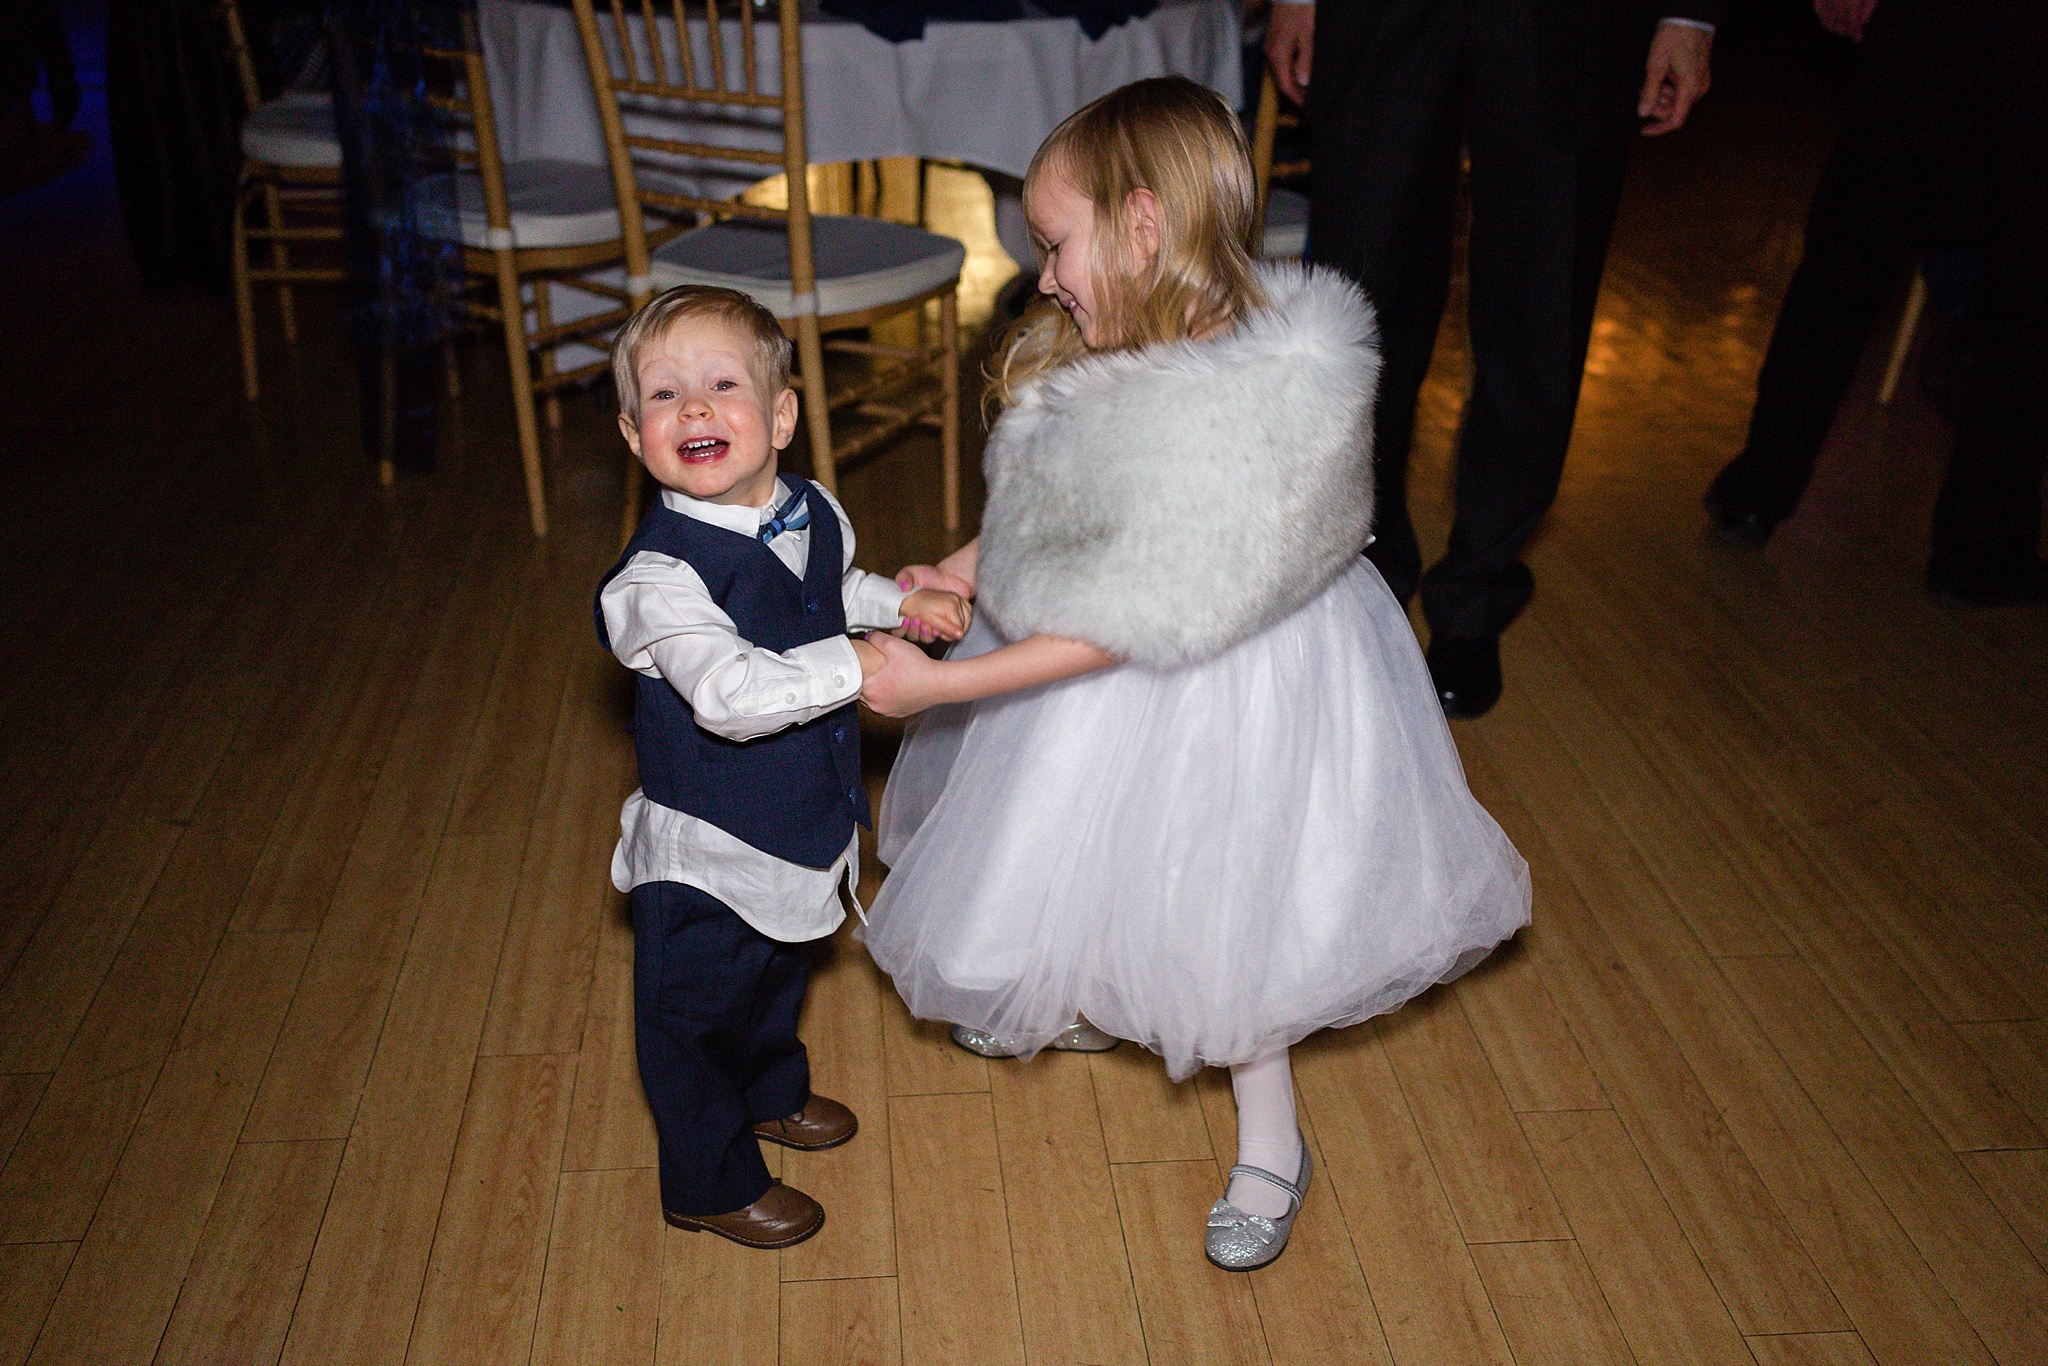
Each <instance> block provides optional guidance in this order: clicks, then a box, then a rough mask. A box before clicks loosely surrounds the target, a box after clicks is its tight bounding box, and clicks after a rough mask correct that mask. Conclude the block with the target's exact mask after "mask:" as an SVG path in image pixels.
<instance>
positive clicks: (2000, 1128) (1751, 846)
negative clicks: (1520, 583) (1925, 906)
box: [1551, 581, 2030, 1148]
mask: <svg viewBox="0 0 2048 1366" xmlns="http://www.w3.org/2000/svg"><path fill="white" fill-rule="evenodd" d="M1566 591H1567V592H1568V593H1569V594H1570V598H1569V604H1568V605H1569V608H1570V609H1571V612H1570V613H1569V615H1571V616H1577V615H1579V614H1581V613H1587V612H1590V611H1592V610H1593V609H1595V608H1596V607H1597V605H1598V602H1599V598H1598V595H1597V590H1596V589H1595V587H1594V586H1593V585H1592V584H1591V583H1590V582H1571V581H1568V583H1567V588H1566ZM1565 615H1567V613H1565V612H1563V611H1560V612H1555V613H1553V614H1552V618H1551V619H1552V620H1553V621H1554V620H1555V619H1556V618H1558V617H1560V616H1565ZM1629 625H1630V623H1629V622H1627V621H1623V620H1619V619H1617V618H1615V617H1614V616H1612V615H1603V616H1600V617H1599V619H1598V621H1597V622H1588V623H1583V624H1582V623H1580V622H1578V621H1576V620H1572V621H1568V622H1567V623H1566V624H1565V627H1564V629H1563V630H1562V631H1561V632H1560V635H1561V638H1568V639H1569V640H1570V647H1571V652H1572V658H1573V660H1574V662H1575V664H1578V665H1579V666H1580V667H1586V665H1587V664H1588V663H1589V662H1591V663H1592V664H1593V666H1594V667H1596V668H1597V667H1599V661H1601V660H1603V659H1608V660H1611V659H1613V658H1615V657H1622V658H1627V656H1626V649H1627V648H1628V647H1627V646H1626V644H1625V641H1626V638H1627V637H1629V636H1630V634H1631V633H1630V631H1629V630H1628V626H1629ZM1677 653H1678V652H1674V651H1663V652H1656V653H1653V654H1652V655H1651V656H1650V657H1647V658H1633V659H1628V661H1627V664H1626V666H1625V667H1613V666H1610V668H1609V669H1608V672H1607V673H1606V675H1605V677H1607V678H1608V680H1609V682H1610V686H1611V687H1618V686H1619V683H1620V681H1621V680H1622V679H1623V678H1626V677H1628V676H1630V673H1629V671H1630V670H1633V671H1635V672H1639V673H1647V674H1649V675H1650V676H1651V677H1652V678H1653V679H1654V681H1655V686H1653V687H1650V688H1648V689H1647V690H1643V691H1644V692H1645V693H1646V695H1647V696H1648V697H1650V698H1653V699H1656V700H1657V703H1658V705H1656V707H1655V710H1654V715H1648V716H1637V717H1632V718H1631V726H1632V729H1633V730H1634V732H1635V734H1636V735H1637V736H1638V737H1647V743H1649V744H1650V745H1651V746H1652V747H1653V748H1654V749H1655V750H1656V752H1657V753H1658V754H1659V755H1660V756H1661V758H1662V760H1663V766H1664V768H1665V771H1666V772H1668V773H1670V774H1671V775H1673V777H1674V778H1675V779H1676V780H1677V781H1678V782H1679V783H1680V784H1681V785H1682V786H1683V788H1684V790H1685V792H1686V794H1687V797H1688V799H1689V801H1690V802H1691V803H1692V804H1693V805H1694V806H1695V807H1697V808H1700V809H1703V810H1705V811H1707V812H1711V813H1712V815H1713V818H1714V820H1715V821H1716V823H1717V827H1718V829H1720V830H1721V831H1722V832H1724V838H1723V840H1722V842H1721V848H1722V849H1723V851H1724V853H1725V855H1726V857H1727V859H1728V863H1729V866H1730V867H1731V868H1732V869H1734V870H1736V872H1737V874H1738V876H1739V877H1740V878H1741V879H1742V880H1743V881H1745V882H1747V883H1750V884H1752V885H1754V886H1755V887H1756V888H1757V889H1758V894H1759V895H1760V896H1762V897H1763V898H1764V899H1765V903H1766V905H1767V906H1768V907H1769V913H1770V914H1771V916H1772V918H1773V920H1774V922H1775V923H1776V925H1777V926H1778V927H1779V929H1780V931H1781V932H1782V933H1783V934H1784V935H1785V937H1786V938H1787V939H1788V940H1789V941H1791V943H1792V944H1793V945H1794V946H1795V947H1797V948H1798V950H1799V952H1800V953H1801V955H1802V956H1804V957H1805V959H1806V960H1807V961H1808V962H1809V963H1811V964H1813V966H1814V967H1815V968H1816V970H1817V971H1819V972H1820V973H1821V975H1822V976H1823V978H1825V979H1826V981H1827V983H1828V987H1829V990H1831V991H1833V992H1834V993H1835V996H1836V998H1837V999H1838V1000H1840V1001H1841V1002H1842V1003H1843V1005H1844V1007H1845V1009H1847V1010H1848V1011H1849V1013H1850V1014H1851V1016H1852V1017H1853V1018H1854V1019H1855V1020H1856V1023H1857V1026H1858V1027H1859V1028H1860V1029H1862V1030H1863V1032H1864V1034H1865V1035H1866V1036H1867V1037H1869V1038H1870V1039H1871V1041H1872V1043H1873V1045H1874V1046H1875V1047H1876V1048H1877V1049H1878V1050H1879V1052H1880V1054H1881V1055H1882V1056H1883V1057H1884V1059H1885V1061H1886V1063H1887V1065H1889V1066H1890V1067H1891V1068H1892V1069H1893V1071H1894V1072H1896V1073H1898V1075H1899V1076H1900V1078H1901V1080H1902V1081H1903V1082H1905V1084H1906V1085H1907V1087H1908V1089H1909V1090H1911V1091H1912V1092H1913V1094H1914V1098H1915V1099H1916V1100H1918V1101H1919V1102H1920V1104H1921V1106H1922V1108H1924V1109H1926V1110H1927V1112H1928V1114H1929V1116H1930V1118H1933V1119H1934V1121H1935V1123H1936V1124H1937V1125H1939V1126H1940V1127H1941V1129H1942V1131H1943V1133H1944V1135H1946V1136H1947V1138H1948V1140H1949V1142H1950V1144H1951V1146H1954V1147H1957V1148H1972V1147H2002V1146H2008V1145H2010V1144H2012V1143H2014V1142H2025V1141H2028V1139H2027V1135H2028V1131H2029V1127H2030V1126H2028V1125H2027V1124H2026V1122H2025V1119H2024V1117H2023V1116H2021V1115H2019V1114H2017V1113H2016V1112H2015V1111H2014V1110H2013V1108H2012V1106H2011V1105H2010V1104H2009V1103H2007V1102H2004V1101H2003V1100H2002V1098H2000V1097H1998V1096H1996V1095H1995V1094H1993V1093H1992V1091H1991V1087H1990V1079H1989V1075H1988V1074H1987V1073H1985V1072H1983V1071H1981V1070H1976V1071H1972V1070H1971V1069H1968V1068H1963V1067H1959V1066H1958V1065H1957V1062H1958V1058H1957V1050H1956V1047H1955V1040H1954V1037H1953V1034H1952V1032H1951V1031H1950V1030H1949V1029H1948V1027H1947V1023H1946V1021H1944V1020H1943V1019H1942V1017H1941V1015H1940V1012H1938V1011H1937V1010H1936V1009H1935V1008H1934V1007H1933V1005H1932V1004H1930V1003H1929V1001H1928V998H1927V997H1926V996H1925V995H1924V994H1923V993H1922V992H1921V990H1920V989H1919V987H1918V985H1917V984H1916V983H1915V981H1914V980H1913V978H1912V976H1911V975H1910V974H1909V973H1907V972H1905V971H1904V970H1903V969H1902V968H1901V967H1900V966H1899V963H1898V962H1897V960H1896V959H1894V957H1893V956H1892V954H1891V952H1890V951H1889V949H1888V947H1887V944H1886V941H1885V940H1884V939H1882V938H1880V937H1879V936H1878V935H1877V934H1875V933H1874V932H1873V931H1872V929H1871V928H1870V926H1869V925H1868V924H1867V923H1866V922H1865V920H1864V918H1863V917H1862V915H1861V914H1860V913H1859V911H1858V909H1857V906H1856V904H1855V899H1854V897H1853V896H1852V895H1850V894H1848V893H1845V892H1844V891H1843V890H1842V889H1841V888H1839V887H1837V886H1835V885H1834V884H1832V883H1831V882H1829V880H1828V878H1827V877H1826V875H1825V873H1824V872H1823V870H1822V869H1821V868H1820V867H1819V865H1818V864H1816V863H1815V861H1814V859H1813V857H1812V855H1811V854H1809V853H1808V852H1807V851H1806V849H1805V848H1804V846H1803V845H1802V844H1801V843H1800V841H1799V840H1798V839H1797V838H1795V837H1794V835H1793V833H1792V832H1791V831H1790V830H1789V829H1788V828H1787V826H1786V825H1785V823H1784V822H1783V821H1782V820H1779V819H1776V818H1774V817H1773V816H1772V815H1771V814H1770V812H1769V810H1768V806H1767V805H1766V803H1767V800H1768V794H1769V793H1770V792H1772V791H1773V790H1777V789H1781V788H1782V786H1783V783H1784V775H1783V774H1782V772H1780V771H1779V770H1777V769H1776V768H1774V767H1772V766H1771V761H1772V760H1773V759H1774V758H1776V757H1777V753H1778V751H1779V750H1781V749H1782V748H1783V747H1784V742H1782V741H1778V740H1774V739H1773V738H1772V737H1771V735H1770V732H1771V730H1772V727H1771V725H1770V723H1769V721H1768V719H1767V718H1765V717H1763V716H1762V715H1761V714H1758V713H1756V712H1755V710H1754V708H1753V705H1752V704H1751V703H1750V702H1749V701H1748V699H1746V698H1743V697H1741V696H1739V695H1738V694H1737V692H1736V691H1735V690H1734V689H1733V688H1732V687H1730V686H1729V685H1728V684H1727V683H1726V681H1725V680H1723V679H1721V678H1720V677H1719V675H1718V674H1717V672H1716V671H1715V670H1714V669H1713V668H1712V667H1711V665H1710V664H1709V663H1707V662H1706V661H1704V660H1694V661H1685V660H1683V658H1682V656H1681V657H1680V658H1681V662H1679V663H1674V655H1675V654H1677ZM1796 767H1797V766H1796V765H1795V768H1796ZM1767 768H1768V769H1769V770H1770V776H1768V777H1763V776H1760V775H1762V774H1763V773H1764V772H1765V770H1766V769H1767Z"/></svg>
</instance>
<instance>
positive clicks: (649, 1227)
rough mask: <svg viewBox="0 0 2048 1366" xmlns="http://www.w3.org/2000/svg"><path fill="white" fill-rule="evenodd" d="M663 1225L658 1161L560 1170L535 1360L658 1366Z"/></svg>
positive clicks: (536, 1364)
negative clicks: (654, 1166) (631, 1166)
mask: <svg viewBox="0 0 2048 1366" xmlns="http://www.w3.org/2000/svg"><path fill="white" fill-rule="evenodd" d="M663 1227H664V1225H663V1224H662V1220H661V1183H660V1181H659V1179H658V1178H657V1177H656V1175H655V1173H654V1171H653V1169H651V1168H641V1169H636V1170H628V1171H605V1172H577V1171H565V1172H563V1173H562V1176H561V1183H560V1186H559V1187H558V1189H557V1193H556V1196H555V1224H554V1230H553V1232H552V1233H551V1234H550V1235H549V1238H548V1262H547V1279H546V1280H545V1282H543V1284H542V1286H541V1294H540V1312H539V1314H538V1316H537V1318H536V1320H535V1324H534V1333H533V1359H532V1363H531V1366H653V1362H654V1338H655V1327H656V1324H657V1323H658V1321H659V1318H660V1310H661V1242H662V1237H661V1233H662V1229H663Z"/></svg>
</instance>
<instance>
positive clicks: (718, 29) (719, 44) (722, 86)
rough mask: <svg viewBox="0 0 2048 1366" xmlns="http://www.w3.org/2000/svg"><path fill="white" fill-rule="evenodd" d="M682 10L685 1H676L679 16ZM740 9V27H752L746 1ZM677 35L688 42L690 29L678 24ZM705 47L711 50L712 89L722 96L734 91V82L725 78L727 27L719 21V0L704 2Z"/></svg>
mask: <svg viewBox="0 0 2048 1366" xmlns="http://www.w3.org/2000/svg"><path fill="white" fill-rule="evenodd" d="M682 8H683V0H676V10H677V13H678V14H680V13H681V11H682ZM740 9H741V13H740V27H741V28H743V29H744V28H748V27H751V26H752V24H753V20H752V19H751V18H750V17H749V16H748V15H747V13H746V5H745V3H744V0H743V3H742V4H741V6H740ZM676 34H677V36H678V37H681V38H683V39H684V40H686V41H687V39H688V38H689V29H688V28H687V27H686V26H685V25H683V24H682V23H680V22H678V23H677V25H676ZM704 45H705V46H706V47H708V48H709V49H710V50H711V88H712V89H713V90H716V91H718V92H719V93H720V94H721V95H722V94H724V93H725V92H726V91H728V90H730V89H732V82H730V81H728V80H726V78H725V25H724V24H722V23H720V22H719V19H718V0H704Z"/></svg>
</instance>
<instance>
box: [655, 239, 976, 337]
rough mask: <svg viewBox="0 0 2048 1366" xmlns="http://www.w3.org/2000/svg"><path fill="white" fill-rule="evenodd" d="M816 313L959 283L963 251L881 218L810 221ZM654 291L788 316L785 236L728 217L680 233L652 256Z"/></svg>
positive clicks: (871, 304)
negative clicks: (719, 296) (712, 297)
mask: <svg viewBox="0 0 2048 1366" xmlns="http://www.w3.org/2000/svg"><path fill="white" fill-rule="evenodd" d="M811 257H812V260H813V261H815V262H816V264H817V268H818V291H817V292H818V312H819V314H821V315H822V316H825V317H833V316H836V315H838V314H843V313H858V312H860V311H861V310H863V309H868V308H879V307H882V306H883V305H885V304H893V303H897V302H900V301H901V300H904V299H914V298H916V297H917V296H918V295H920V294H922V293H924V292H925V291H926V290H928V289H934V288H937V287H938V286H940V285H943V284H945V283H946V282H947V281H948V280H954V279H958V278H959V275H960V267H961V264H962V263H963V262H965V261H966V259H967V248H966V247H963V246H962V245H960V243H958V242H956V241H954V240H953V239H952V238H950V237H941V236H939V235H938V234H937V233H932V232H926V231H925V230H924V229H922V228H912V227H906V226H905V225H903V224H901V223H890V222H886V221H884V220H882V219H879V218H859V217H849V216H840V215H818V216H814V217H813V218H812V219H811ZM650 273H651V274H652V275H653V277H654V284H655V287H656V288H658V289H670V288H673V287H674V286H676V285H723V286H725V287H726V288H727V289H737V290H739V291H740V292H742V293H744V294H750V295H752V296H753V297H754V298H755V300H757V301H758V302H759V303H760V304H761V306H762V307H764V308H766V309H767V310H768V311H769V312H770V313H773V314H774V315H775V316H776V317H778V318H793V317H795V316H796V310H795V309H794V308H793V307H792V306H791V302H790V295H791V290H790V283H789V235H788V232H787V230H786V229H785V228H784V227H783V225H782V224H780V223H768V222H762V221H760V220H757V219H739V218H734V219H727V220H726V221H725V222H723V223H712V224H709V225H707V226H705V227H701V228H697V229H694V230H693V231H690V232H686V233H684V234H683V235H682V236H680V237H677V238H675V239H673V240H672V241H670V242H668V243H666V244H665V245H664V246H663V247H662V248H661V249H660V250H659V251H657V252H655V253H654V260H653V263H652V265H651V267H650Z"/></svg>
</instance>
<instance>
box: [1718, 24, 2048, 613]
mask: <svg viewBox="0 0 2048 1366" xmlns="http://www.w3.org/2000/svg"><path fill="white" fill-rule="evenodd" d="M1859 60H1860V61H1861V63H1862V66H1861V69H1860V71H1859V72H1858V79H1857V90H1856V97H1855V100H1854V103H1853V105H1852V108H1851V110H1850V113H1849V116H1848V119H1847V121H1846V122H1845V124H1844V126H1843V128H1842V132H1841V135H1840V137H1839V139H1838V140H1837V143H1836V146H1835V151H1834V153H1833V155H1832V156H1831V157H1830V158H1829V161H1828V165H1827V169H1826V171H1825V172H1824V173H1823V174H1822V177H1821V183H1820V187H1819V189H1818V190H1817V191H1816V192H1815V195H1814V202H1813V207H1812V209H1811V211H1810V214H1809V216H1808V222H1807V233H1806V250H1805V254H1804V256H1803V257H1802V259H1801V260H1800V263H1799V269H1798V271H1797V272H1796V273H1795V274H1794V276H1793V278H1792V284H1791V286H1790V288H1789V289H1788V290H1787V291H1786V294H1785V303H1784V306H1783V307H1782V308H1781V309H1780V311H1779V314H1778V323H1777V327H1776V329H1775V330H1774V331H1773V333H1772V335H1771V345H1770V350H1769V351H1768V353H1767V354H1766V356H1765V359H1764V368H1763V372H1762V374H1761V375H1760V376H1759V377H1758V380H1757V401H1756V407H1755V410H1754V411H1753V413H1752V414H1751V417H1750V429H1749V439H1748V441H1747V443H1746V444H1745V446H1744V448H1743V450H1742V453H1741V454H1740V455H1738V456H1737V457H1736V458H1735V459H1734V460H1733V461H1731V462H1730V463H1729V465H1728V467H1727V468H1726V469H1724V470H1723V471H1722V472H1721V474H1720V475H1719V476H1718V477H1717V478H1716V479H1715V481H1714V483H1713V486H1712V487H1711V488H1710V489H1709V491H1708V495H1707V502H1708V509H1709V512H1710V514H1711V515H1712V516H1713V518H1714V521H1715V524H1716V525H1717V526H1718V527H1719V528H1720V529H1721V530H1722V531H1723V532H1725V533H1726V534H1728V535H1729V536H1731V537H1733V538H1735V539H1737V540H1741V541H1744V542H1746V543H1748V544H1751V545H1761V544H1763V542H1764V541H1765V540H1766V539H1767V538H1768V537H1769V535H1770V532H1771V529H1772V528H1773V527H1775V526H1776V525H1777V524H1778V523H1779V522H1780V521H1783V520H1784V519H1785V518H1786V517H1788V516H1790V515H1791V514H1792V512H1793V510H1794V509H1795V508H1797V507H1798V505H1799V499H1800V497H1801V495H1802V494H1803V493H1804V492H1805V491H1806V485H1807V483H1808V481H1809V480H1810V479H1811V478H1812V476H1813V466H1814V461H1815V459H1816V457H1817V456H1818V455H1819V453H1820V448H1821V445H1822V443H1823V442H1824V441H1825V440H1826V439H1827V434H1828V428H1829V427H1830V425H1832V423H1833V421H1834V416H1835V410H1836V408H1838V407H1839V406H1840V404H1841V401H1842V396H1843V394H1844V393H1846V392H1847V390H1848V387H1849V384H1850V381H1851V380H1852V379H1853V378H1854V376H1855V373H1856V366H1857V363H1858V360H1859V358H1860V356H1861V354H1862V351H1863V348H1864V345H1865V344H1866V342H1867V341H1868V340H1869V337H1870V333H1871V331H1872V330H1873V328H1874V326H1875V324H1876V321H1877V318H1878V315H1879V314H1880V313H1881V312H1882V311H1883V309H1884V307H1885V305H1886V303H1887V302H1889V300H1890V299H1891V297H1892V295H1893V293H1894V291H1895V290H1896V289H1897V287H1898V284H1899V281H1900V280H1901V278H1902V277H1903V276H1904V275H1905V273H1906V270H1907V268H1908V267H1909V265H1910V264H1911V262H1912V260H1913V258H1914V257H1915V256H1916V255H1917V254H1919V253H1920V252H1921V251H1922V250H1923V249H1925V248H1927V247H1929V246H1935V245H1949V244H1967V245H1971V246H1973V247H1975V248H1976V249H1977V250H1978V251H1979V252H1980V253H1981V254H1982V257H1983V260H1984V288H1983V298H1982V303H1981V305H1980V310H1979V316H1978V321H1977V342H1978V345H1977V362H1976V365H1975V366H1974V368H1973V371H1972V374H1971V381H1970V385H1969V388H1968V391H1967V393H1966V395H1965V398H1964V403H1963V415H1962V421H1961V425H1960V427H1959V429H1958V431H1957V434H1956V443H1955V448H1954V451H1953V453H1952V454H1951V456H1950V459H1949V469H1948V475H1947V478H1946V480H1945V482H1944V484H1943V487H1942V491H1941V496H1940V498H1939V500H1938V502H1937V504H1936V507H1935V514H1934V530H1933V538H1932V541H1933V544H1932V549H1931V552H1930V554H1929V557H1928V571H1927V581H1928V587H1929V588H1930V589H1931V590H1933V591H1935V592H1936V593H1938V594H1940V595H1942V596H1945V597H1949V598H1953V599H1956V600H1959V601H1965V602H1984V603H1993V602H2001V601H2024V600H2031V599H2036V598H2039V597H2040V596H2042V595H2043V593H2044V592H2048V576H2044V574H2043V570H2042V566H2041V561H2040V559H2039V556H2038V554H2037V551H2036V546H2037V543H2038V540H2039V536H2040V529H2041V477H2042V472H2043V462H2044V459H2048V111H2044V110H2043V108H2042V107H2041V105H2040V102H2039V99H2038V91H2039V89H2040V86H2041V83H2042V82H2043V81H2044V80H2048V9H2044V7H2043V6H2041V5H2040V4H2038V3H2032V2H2031V0H1982V3H1974V4H1971V5H1964V6H1949V5H1944V4H1939V3H1935V2H1934V0H1880V3H1879V4H1878V7H1877V9H1876V12H1875V13H1874V14H1873V16H1872V18H1871V21H1870V26H1869V29H1868V31H1867V36H1866V38H1865V40H1864V51H1863V53H1862V54H1861V57H1860V59H1859Z"/></svg>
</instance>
